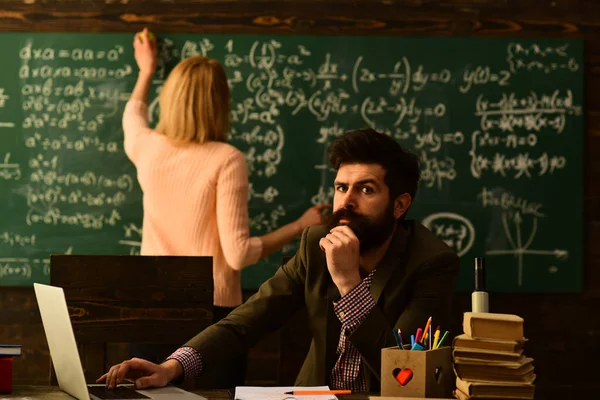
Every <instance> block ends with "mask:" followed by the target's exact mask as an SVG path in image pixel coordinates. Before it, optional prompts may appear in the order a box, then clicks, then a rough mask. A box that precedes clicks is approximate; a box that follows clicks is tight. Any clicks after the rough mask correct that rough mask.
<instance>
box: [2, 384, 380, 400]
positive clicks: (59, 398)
mask: <svg viewBox="0 0 600 400" xmlns="http://www.w3.org/2000/svg"><path fill="white" fill-rule="evenodd" d="M192 392H193V393H196V394H199V395H201V396H204V397H206V398H207V399H208V400H225V399H228V400H231V399H233V397H232V396H231V393H229V391H228V390H194V391H192ZM368 398H369V396H368V395H367V394H360V393H359V394H351V395H344V396H338V399H340V400H368ZM4 399H14V400H17V399H20V400H42V399H43V400H73V397H71V396H69V395H68V394H66V393H64V392H61V391H60V390H59V389H58V387H57V386H14V387H13V392H12V393H11V394H2V393H0V400H4Z"/></svg>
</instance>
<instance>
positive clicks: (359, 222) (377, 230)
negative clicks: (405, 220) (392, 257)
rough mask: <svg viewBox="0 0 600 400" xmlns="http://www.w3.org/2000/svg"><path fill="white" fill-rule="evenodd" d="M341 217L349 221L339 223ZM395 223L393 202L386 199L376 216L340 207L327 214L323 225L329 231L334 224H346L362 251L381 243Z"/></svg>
mask: <svg viewBox="0 0 600 400" xmlns="http://www.w3.org/2000/svg"><path fill="white" fill-rule="evenodd" d="M341 219H346V220H348V221H350V222H348V223H346V222H345V223H343V224H340V220H341ZM396 223H397V220H396V218H394V203H393V202H392V201H388V205H387V207H386V209H385V210H384V212H383V213H382V214H381V216H379V217H376V218H372V217H366V216H364V215H361V214H358V213H356V212H354V211H353V210H351V209H348V208H340V209H339V210H337V211H335V212H334V213H332V214H331V215H330V216H329V219H328V220H327V223H326V224H325V227H326V228H327V231H328V232H329V231H330V230H331V229H333V228H335V227H336V226H340V225H346V226H348V227H349V228H350V229H352V232H354V234H355V235H356V237H357V238H358V241H359V242H360V252H361V253H364V252H366V251H369V250H372V249H374V248H376V247H378V246H380V245H381V244H383V242H385V241H386V240H387V239H388V238H389V236H390V235H391V233H392V231H393V230H394V227H395V226H396Z"/></svg>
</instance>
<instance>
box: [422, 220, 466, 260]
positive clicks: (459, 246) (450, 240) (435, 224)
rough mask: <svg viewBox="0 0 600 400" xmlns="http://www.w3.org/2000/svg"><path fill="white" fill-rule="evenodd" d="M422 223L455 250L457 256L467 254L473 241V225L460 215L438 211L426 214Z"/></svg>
mask: <svg viewBox="0 0 600 400" xmlns="http://www.w3.org/2000/svg"><path fill="white" fill-rule="evenodd" d="M422 223H423V225H425V227H427V229H429V230H430V231H432V232H433V234H434V235H436V236H437V237H439V238H440V239H442V240H443V241H444V242H445V243H446V244H447V245H448V246H450V247H451V248H452V249H453V250H454V251H456V253H457V254H458V256H459V257H462V256H464V255H465V254H467V252H468V251H469V250H471V247H473V243H475V227H473V224H472V223H471V221H469V220H468V219H466V218H465V217H463V216H462V215H458V214H455V213H450V212H440V213H435V214H431V215H429V216H427V217H426V218H424V219H423V221H422Z"/></svg>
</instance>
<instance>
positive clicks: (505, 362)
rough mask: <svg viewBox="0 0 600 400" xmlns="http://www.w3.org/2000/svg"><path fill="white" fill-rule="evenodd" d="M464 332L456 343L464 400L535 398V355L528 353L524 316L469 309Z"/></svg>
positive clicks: (458, 380)
mask: <svg viewBox="0 0 600 400" xmlns="http://www.w3.org/2000/svg"><path fill="white" fill-rule="evenodd" d="M463 331H464V334H462V335H459V336H456V337H455V338H454V340H453V343H452V359H453V366H454V372H455V373H456V391H455V397H456V398H458V399H461V400H466V399H479V400H486V399H489V400H492V399H494V400H497V399H523V400H527V399H533V395H534V391H535V385H534V384H533V382H534V381H535V373H534V371H533V358H530V357H527V356H526V355H525V354H524V345H525V342H526V341H527V339H525V338H524V336H523V318H521V317H519V316H517V315H512V314H494V313H472V312H467V313H465V315H464V319H463Z"/></svg>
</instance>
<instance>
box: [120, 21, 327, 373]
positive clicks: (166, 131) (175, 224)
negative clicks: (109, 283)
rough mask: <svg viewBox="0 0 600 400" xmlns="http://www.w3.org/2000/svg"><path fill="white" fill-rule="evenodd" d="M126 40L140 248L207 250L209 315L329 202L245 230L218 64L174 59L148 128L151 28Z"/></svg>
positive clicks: (237, 157)
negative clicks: (262, 231)
mask: <svg viewBox="0 0 600 400" xmlns="http://www.w3.org/2000/svg"><path fill="white" fill-rule="evenodd" d="M133 46H134V50H135V60H136V62H137V65H138V67H139V75H138V79H137V82H136V85H135V88H134V90H133V93H132V94H131V98H130V100H129V101H128V103H127V105H126V106H125V111H124V114H123V131H124V134H125V144H124V146H125V152H126V154H127V156H128V157H129V158H130V160H131V161H132V162H133V164H135V166H136V168H137V175H138V180H139V183H140V186H141V188H142V191H143V195H144V197H143V207H144V220H143V234H142V249H141V254H142V255H190V256H194V255H196V256H212V257H213V277H214V278H213V279H214V316H215V318H214V319H215V322H216V321H218V320H220V319H221V318H223V317H225V316H226V315H227V314H228V313H229V312H230V311H231V310H232V309H233V308H235V307H236V306H238V305H240V304H241V303H242V289H241V281H240V271H241V270H242V268H244V267H246V266H248V265H251V264H254V263H256V262H257V261H258V260H259V259H261V258H264V257H267V256H268V255H270V254H272V253H274V252H275V251H277V250H279V249H281V248H282V247H283V246H284V245H285V244H287V243H289V242H291V241H292V240H293V239H294V238H295V237H296V236H299V235H300V234H301V233H302V231H303V230H304V228H306V227H307V226H310V225H315V224H320V223H322V214H321V211H322V210H323V209H324V208H326V207H330V206H328V205H322V206H315V207H312V208H309V209H308V210H307V211H306V212H305V213H304V214H303V215H302V216H301V217H300V218H299V219H297V220H296V221H294V222H292V223H290V224H288V225H285V226H283V227H281V228H279V229H277V230H276V231H274V232H271V233H269V234H266V235H264V236H260V237H251V236H250V234H249V225H248V224H249V222H248V172H247V170H246V161H245V158H244V155H243V154H242V153H241V152H240V151H239V150H238V149H236V148H235V147H233V146H231V145H230V144H227V143H226V141H227V133H228V128H229V112H230V94H229V87H228V84H227V76H226V74H225V71H224V70H223V68H222V66H221V65H220V64H219V62H218V61H216V60H211V59H209V58H206V57H200V56H194V57H190V58H187V59H185V60H183V61H181V62H180V63H179V64H178V65H177V66H176V67H175V68H174V69H173V71H172V72H171V73H170V74H169V76H168V78H167V79H166V81H165V83H164V86H163V88H162V90H161V92H160V95H159V106H160V118H159V122H158V124H157V125H156V128H155V129H151V128H150V127H149V124H148V106H147V99H148V92H149V89H150V85H151V82H152V76H153V75H154V72H155V70H156V64H157V56H156V43H155V39H154V36H153V35H152V34H151V33H150V32H148V30H147V29H144V31H143V32H141V33H138V34H137V35H136V36H135V39H134V43H133ZM237 383H239V384H242V383H243V382H237Z"/></svg>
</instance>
